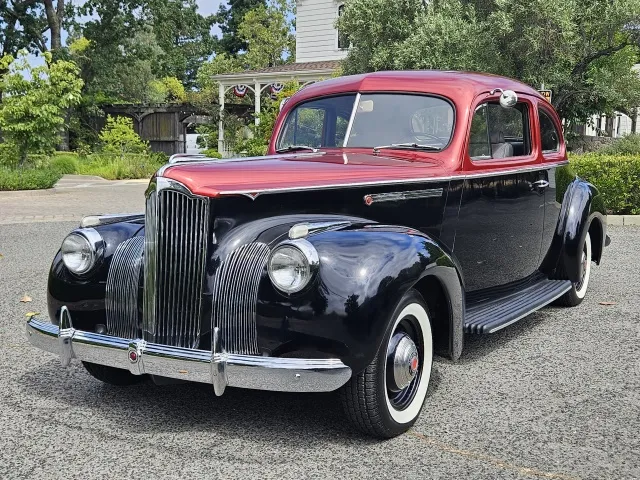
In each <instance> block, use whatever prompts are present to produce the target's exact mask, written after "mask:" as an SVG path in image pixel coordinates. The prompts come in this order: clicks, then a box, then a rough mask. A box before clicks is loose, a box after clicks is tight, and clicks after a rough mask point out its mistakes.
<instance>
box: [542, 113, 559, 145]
mask: <svg viewBox="0 0 640 480" xmlns="http://www.w3.org/2000/svg"><path fill="white" fill-rule="evenodd" d="M538 117H539V118H540V138H541V140H542V153H551V152H557V151H558V150H559V149H560V134H559V133H558V130H557V129H556V125H555V124H554V123H553V120H552V119H551V116H550V115H549V114H548V113H547V112H545V111H544V110H538Z"/></svg>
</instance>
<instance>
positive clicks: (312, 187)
mask: <svg viewBox="0 0 640 480" xmlns="http://www.w3.org/2000/svg"><path fill="white" fill-rule="evenodd" d="M568 164H569V161H568V160H567V161H564V162H558V163H545V164H538V165H535V166H531V167H523V168H512V169H506V170H498V171H492V172H481V173H467V174H465V173H461V174H456V175H443V176H439V177H421V178H402V179H397V180H378V181H371V182H353V183H334V184H328V185H305V186H303V187H286V188H266V189H264V190H261V191H258V192H256V191H255V190H224V191H221V192H219V195H245V196H247V197H249V198H251V199H253V200H255V199H256V198H257V197H258V196H260V195H264V194H270V193H286V192H303V191H307V190H330V189H334V188H344V187H369V186H384V185H403V184H410V183H434V182H449V181H451V180H469V179H473V178H486V177H495V176H501V175H512V174H514V173H526V172H532V171H536V170H547V169H549V168H555V167H560V166H563V165H568Z"/></svg>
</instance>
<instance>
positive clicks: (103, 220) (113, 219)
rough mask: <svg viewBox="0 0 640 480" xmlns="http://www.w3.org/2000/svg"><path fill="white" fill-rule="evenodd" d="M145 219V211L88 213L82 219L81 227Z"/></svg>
mask: <svg viewBox="0 0 640 480" xmlns="http://www.w3.org/2000/svg"><path fill="white" fill-rule="evenodd" d="M142 219H144V213H116V214H110V215H87V216H85V217H82V220H80V228H87V227H99V226H101V225H111V224H112V223H119V222H130V221H132V220H142Z"/></svg>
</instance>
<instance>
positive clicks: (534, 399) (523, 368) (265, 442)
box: [0, 183, 640, 479]
mask: <svg viewBox="0 0 640 480" xmlns="http://www.w3.org/2000/svg"><path fill="white" fill-rule="evenodd" d="M144 187H145V185H144V184H142V183H140V184H119V185H102V186H100V185H89V186H79V187H74V186H72V187H68V188H65V189H60V190H58V191H54V192H40V193H28V194H23V193H14V194H2V193H0V255H2V256H1V257H0V292H2V294H1V295H0V372H1V374H0V431H1V432H2V435H0V478H1V479H10V478H38V479H52V478H65V479H70V478H78V479H89V478H143V479H147V478H274V477H277V478H356V477H357V478H359V479H367V478H376V479H379V478H391V477H392V478H418V477H420V478H442V479H466V478H472V479H475V478H487V479H495V478H501V479H502V478H519V479H521V478H525V479H527V478H532V479H535V478H543V479H577V478H584V479H587V478H589V479H637V478H640V439H639V438H640V437H639V433H638V432H640V360H639V358H640V346H639V343H640V291H639V287H638V284H639V281H640V273H639V272H640V256H639V255H638V252H639V251H640V227H612V228H611V229H610V235H611V237H612V244H611V246H610V247H609V248H608V249H607V250H606V252H605V257H604V262H603V265H602V266H600V267H597V268H594V270H593V271H592V283H591V287H590V292H589V293H588V294H587V298H586V300H585V301H584V302H583V304H582V305H580V306H579V307H577V308H573V309H559V308H546V309H543V310H542V311H541V312H538V313H536V314H534V315H531V316H529V317H527V318H526V319H525V320H523V321H521V322H519V323H517V324H515V325H514V326H512V327H510V328H508V329H506V330H504V331H501V332H499V333H496V334H493V335H491V336H486V337H468V338H467V339H466V340H467V343H466V347H465V352H464V354H463V357H462V359H461V360H460V361H459V362H457V363H451V362H449V361H446V360H443V359H438V360H437V361H436V363H435V366H434V374H433V379H434V381H433V384H432V386H431V388H430V394H429V397H428V399H427V404H426V406H425V409H424V410H423V413H422V415H421V417H420V419H419V421H418V423H417V424H416V426H415V428H414V429H413V430H411V431H410V432H409V433H407V434H405V435H402V436H400V437H398V438H396V439H393V440H390V441H386V442H380V441H375V440H371V439H367V438H364V437H362V436H360V435H359V434H358V433H355V432H354V431H352V430H351V429H350V427H349V425H348V424H347V423H346V421H345V419H344V418H343V416H342V413H341V410H340V408H339V404H338V403H337V402H336V401H335V398H334V396H333V395H331V394H321V395H318V394H305V395H300V394H280V393H268V392H255V391H248V390H246V391H245V390H240V389H228V390H227V392H226V393H225V395H224V396H223V397H220V398H216V397H215V396H214V394H213V389H212V387H211V386H207V385H174V386H164V387H158V386H155V385H152V384H148V385H140V386H136V387H128V388H117V387H112V386H107V385H103V384H101V383H100V382H98V381H96V380H94V379H93V378H92V377H90V376H89V375H88V374H87V373H86V372H85V371H84V370H83V368H82V366H81V365H79V364H77V363H73V364H72V366H71V367H70V368H68V369H62V368H61V367H60V365H59V361H58V359H57V358H56V357H55V356H53V355H50V354H48V353H44V352H41V351H39V350H36V349H34V348H31V347H30V345H29V344H28V343H27V340H26V338H25V334H24V322H25V320H26V318H25V314H27V313H28V312H30V311H36V312H43V313H44V312H46V279H47V270H48V267H49V263H50V261H51V259H52V257H53V255H54V253H55V251H56V250H57V248H58V247H59V245H60V242H61V241H62V239H63V237H64V235H65V234H66V233H67V232H68V231H69V230H70V229H71V228H73V227H75V226H77V220H78V219H79V217H80V216H82V215H83V214H88V213H96V212H100V213H109V212H110V213H115V212H118V211H127V212H138V211H142V207H143V203H142V192H143V191H144ZM29 217H32V218H29ZM25 294H27V295H28V296H30V297H32V301H31V302H28V303H20V299H21V298H22V297H23V296H24V295H25ZM601 302H610V303H613V305H601Z"/></svg>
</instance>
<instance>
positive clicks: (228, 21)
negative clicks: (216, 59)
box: [216, 0, 267, 55]
mask: <svg viewBox="0 0 640 480" xmlns="http://www.w3.org/2000/svg"><path fill="white" fill-rule="evenodd" d="M266 4H267V2H266V1H265V0H229V2H228V6H227V5H225V4H224V3H223V4H222V5H220V9H219V10H218V15H217V21H218V24H219V26H220V30H221V31H222V38H221V39H220V40H218V47H217V49H216V52H217V53H222V52H225V53H228V54H230V55H236V54H237V53H238V52H240V51H243V50H247V42H246V41H245V40H244V39H242V38H241V37H240V36H239V35H238V28H239V27H240V23H242V19H243V17H244V15H245V13H247V12H248V11H249V10H252V9H254V8H256V7H257V6H260V5H262V6H266Z"/></svg>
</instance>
